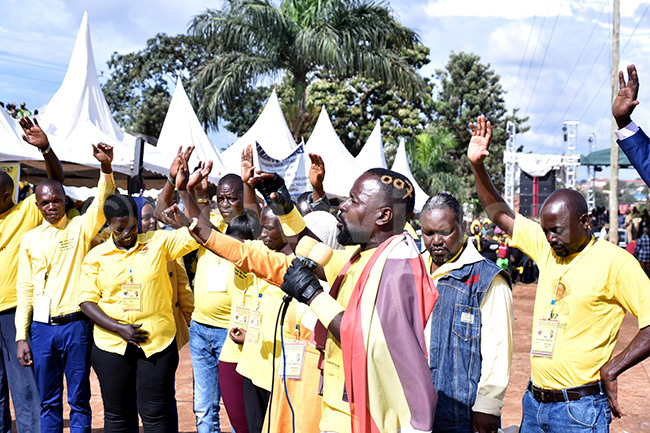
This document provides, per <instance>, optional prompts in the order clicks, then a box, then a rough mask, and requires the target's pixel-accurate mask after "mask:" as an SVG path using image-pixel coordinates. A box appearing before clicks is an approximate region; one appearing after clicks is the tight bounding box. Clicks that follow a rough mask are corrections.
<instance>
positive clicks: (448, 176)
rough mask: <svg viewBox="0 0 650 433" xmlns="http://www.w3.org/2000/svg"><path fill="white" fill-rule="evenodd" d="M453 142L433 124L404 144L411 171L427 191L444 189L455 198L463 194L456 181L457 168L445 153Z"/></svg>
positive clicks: (449, 149) (447, 134)
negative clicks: (413, 139)
mask: <svg viewBox="0 0 650 433" xmlns="http://www.w3.org/2000/svg"><path fill="white" fill-rule="evenodd" d="M457 144H458V143H457V141H456V139H455V138H454V136H453V135H452V134H451V133H450V132H449V131H447V130H444V129H442V128H437V127H429V128H428V129H427V131H426V132H423V133H421V134H418V135H417V136H416V137H415V142H410V143H407V145H406V150H407V154H408V155H409V156H410V159H411V171H412V172H413V176H414V177H415V180H416V181H417V182H418V184H419V185H420V187H421V188H422V189H424V191H425V192H426V193H427V194H429V195H432V194H436V193H439V192H442V191H447V192H450V193H452V194H454V195H455V196H457V197H463V196H464V194H463V191H461V186H460V184H459V182H458V180H457V170H458V167H456V166H454V164H453V163H452V162H451V161H450V160H449V158H448V154H449V152H450V151H451V150H452V149H454V148H456V147H457Z"/></svg>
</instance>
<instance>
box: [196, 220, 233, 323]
mask: <svg viewBox="0 0 650 433" xmlns="http://www.w3.org/2000/svg"><path fill="white" fill-rule="evenodd" d="M210 222H211V223H212V224H213V225H214V226H215V227H217V228H218V229H219V230H220V231H222V232H224V231H225V227H226V224H225V222H224V221H223V218H221V215H218V214H211V215H210ZM233 272H234V265H233V264H232V263H230V262H229V261H228V260H225V259H222V258H221V257H219V256H217V255H216V254H214V253H212V252H210V251H208V250H207V249H205V248H204V247H202V246H201V247H199V257H198V261H197V265H196V275H195V276H194V312H193V313H192V320H194V321H195V322H198V323H201V324H204V325H209V326H216V327H218V328H227V327H228V323H229V321H230V304H231V302H232V299H231V294H230V293H229V292H228V279H229V278H232V273H233Z"/></svg>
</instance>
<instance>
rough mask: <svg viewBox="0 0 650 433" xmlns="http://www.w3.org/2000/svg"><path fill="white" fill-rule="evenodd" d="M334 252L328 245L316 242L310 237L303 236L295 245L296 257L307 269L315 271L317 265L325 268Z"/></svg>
mask: <svg viewBox="0 0 650 433" xmlns="http://www.w3.org/2000/svg"><path fill="white" fill-rule="evenodd" d="M332 254H334V251H333V250H332V248H331V247H330V246H329V245H326V244H324V243H322V242H318V241H317V240H316V239H314V238H312V237H310V236H303V237H302V238H301V239H300V241H298V245H296V257H297V258H298V259H299V260H300V261H301V262H302V263H303V264H304V265H305V266H307V267H308V268H309V270H310V271H313V270H314V269H316V267H317V266H318V265H320V266H325V265H327V263H329V261H330V259H331V258H332Z"/></svg>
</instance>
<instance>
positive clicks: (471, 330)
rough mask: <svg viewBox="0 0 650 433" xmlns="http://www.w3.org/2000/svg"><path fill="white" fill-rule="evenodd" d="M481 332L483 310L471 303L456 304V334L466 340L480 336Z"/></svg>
mask: <svg viewBox="0 0 650 433" xmlns="http://www.w3.org/2000/svg"><path fill="white" fill-rule="evenodd" d="M480 332H481V311H480V309H478V308H473V307H470V306H469V305H463V304H456V306H455V309H454V334H456V335H457V336H458V337H460V338H462V339H463V340H465V341H468V340H472V339H474V338H478V336H479V335H480Z"/></svg>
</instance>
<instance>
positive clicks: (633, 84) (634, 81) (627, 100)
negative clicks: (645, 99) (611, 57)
mask: <svg viewBox="0 0 650 433" xmlns="http://www.w3.org/2000/svg"><path fill="white" fill-rule="evenodd" d="M627 75H628V77H629V81H628V82H627V83H625V74H623V71H619V73H618V85H619V90H618V95H616V99H614V104H612V115H613V116H614V119H616V124H617V125H618V128H619V129H622V128H625V127H626V126H627V125H629V124H630V123H631V122H632V117H631V116H632V112H633V111H634V109H635V108H636V106H637V105H639V101H637V99H636V98H637V96H638V94H639V77H638V75H637V72H636V66H634V65H629V66H628V67H627Z"/></svg>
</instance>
